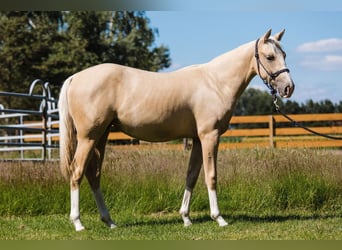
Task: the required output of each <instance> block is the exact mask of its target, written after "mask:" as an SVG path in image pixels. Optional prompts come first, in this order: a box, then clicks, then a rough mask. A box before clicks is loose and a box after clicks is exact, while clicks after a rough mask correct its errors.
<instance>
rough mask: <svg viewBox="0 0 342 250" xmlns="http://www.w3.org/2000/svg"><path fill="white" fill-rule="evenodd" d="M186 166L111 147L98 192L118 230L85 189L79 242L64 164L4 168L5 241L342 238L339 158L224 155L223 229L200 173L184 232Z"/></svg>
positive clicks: (0, 206) (0, 232)
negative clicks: (61, 168) (109, 225)
mask: <svg viewBox="0 0 342 250" xmlns="http://www.w3.org/2000/svg"><path fill="white" fill-rule="evenodd" d="M114 149H115V150H114ZM188 158H189V152H183V151H179V150H171V149H167V148H163V146H160V147H159V146H155V147H153V150H151V149H149V148H138V149H137V148H134V147H123V148H122V147H119V148H108V150H107V155H106V160H105V163H104V168H103V179H102V189H103V192H104V196H105V199H106V203H107V205H108V207H109V208H110V212H111V215H112V217H113V219H114V221H115V222H116V224H117V225H118V228H116V229H114V230H109V229H108V228H106V227H105V225H104V224H103V223H102V222H100V220H99V215H98V212H97V210H96V206H95V202H94V200H93V198H92V196H91V193H90V190H89V187H88V184H87V183H86V181H84V182H83V183H82V188H81V216H82V220H83V224H84V225H85V227H86V229H87V230H85V231H84V232H80V233H76V232H74V229H73V226H72V225H71V223H70V222H69V220H68V213H69V206H70V205H69V186H68V185H67V183H66V182H65V181H64V179H63V178H62V176H61V174H60V173H59V166H58V162H47V163H45V164H44V163H40V162H1V163H0V173H1V174H0V190H1V193H0V239H191V240H200V239H340V240H341V239H342V154H341V153H340V151H336V150H335V151H328V150H312V149H311V150H308V149H301V150H297V149H296V150H295V149H277V150H271V149H248V150H224V151H220V152H219V157H218V173H219V176H218V198H219V204H220V208H221V212H222V214H223V215H224V217H225V218H226V219H227V221H228V222H229V224H230V225H229V226H228V227H225V228H220V227H218V225H217V223H216V222H213V221H212V220H211V219H210V217H209V205H208V198H207V192H206V188H205V185H204V181H203V179H204V178H203V173H201V175H202V176H200V179H199V182H198V184H197V186H196V189H195V193H194V197H193V200H192V205H191V211H192V213H191V217H192V219H193V223H194V224H193V226H191V227H190V228H183V224H182V221H181V218H180V216H179V215H178V209H179V207H180V203H181V199H182V195H183V191H184V179H185V173H186V165H187V160H188Z"/></svg>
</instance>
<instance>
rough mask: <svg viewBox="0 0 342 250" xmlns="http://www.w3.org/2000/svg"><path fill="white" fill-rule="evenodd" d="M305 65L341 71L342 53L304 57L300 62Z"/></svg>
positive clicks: (323, 69)
mask: <svg viewBox="0 0 342 250" xmlns="http://www.w3.org/2000/svg"><path fill="white" fill-rule="evenodd" d="M300 64H301V65H302V66H303V67H306V68H310V69H315V70H322V71H341V70H342V55H322V56H308V57H304V58H303V59H302V61H301V63H300Z"/></svg>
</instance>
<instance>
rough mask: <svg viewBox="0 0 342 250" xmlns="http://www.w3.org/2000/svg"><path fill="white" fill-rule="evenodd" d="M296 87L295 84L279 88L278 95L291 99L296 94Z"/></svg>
mask: <svg viewBox="0 0 342 250" xmlns="http://www.w3.org/2000/svg"><path fill="white" fill-rule="evenodd" d="M294 89H295V85H294V84H293V82H291V84H289V85H287V86H285V87H284V88H278V93H279V95H280V96H281V97H282V98H290V97H291V96H292V94H293V92H294Z"/></svg>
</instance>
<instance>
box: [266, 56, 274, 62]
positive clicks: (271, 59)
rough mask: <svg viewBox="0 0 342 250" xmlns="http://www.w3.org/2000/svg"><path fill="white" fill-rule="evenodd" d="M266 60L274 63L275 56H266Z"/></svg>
mask: <svg viewBox="0 0 342 250" xmlns="http://www.w3.org/2000/svg"><path fill="white" fill-rule="evenodd" d="M266 59H267V60H269V61H273V60H274V55H268V56H266Z"/></svg>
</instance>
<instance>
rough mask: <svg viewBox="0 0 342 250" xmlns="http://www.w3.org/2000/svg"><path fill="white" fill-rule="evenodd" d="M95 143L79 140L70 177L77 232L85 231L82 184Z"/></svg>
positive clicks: (71, 213)
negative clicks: (81, 200) (82, 214)
mask: <svg viewBox="0 0 342 250" xmlns="http://www.w3.org/2000/svg"><path fill="white" fill-rule="evenodd" d="M93 145H94V141H93V140H86V139H79V140H78V144H77V148H76V152H75V156H74V159H73V162H72V173H71V176H70V202H71V206H70V220H71V221H72V223H73V224H74V226H75V229H76V231H82V230H84V226H83V225H82V223H81V220H80V209H79V203H80V184H81V181H82V178H83V176H84V172H85V169H86V166H87V164H88V162H89V159H90V158H91V154H92V150H93Z"/></svg>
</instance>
